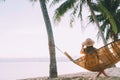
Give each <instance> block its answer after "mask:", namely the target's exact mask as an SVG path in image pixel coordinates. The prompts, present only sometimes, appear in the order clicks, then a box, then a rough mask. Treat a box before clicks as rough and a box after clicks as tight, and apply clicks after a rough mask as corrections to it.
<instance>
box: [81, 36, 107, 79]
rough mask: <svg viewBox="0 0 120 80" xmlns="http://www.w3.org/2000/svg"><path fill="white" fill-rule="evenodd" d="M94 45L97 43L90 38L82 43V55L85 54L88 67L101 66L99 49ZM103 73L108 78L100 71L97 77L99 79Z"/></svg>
mask: <svg viewBox="0 0 120 80" xmlns="http://www.w3.org/2000/svg"><path fill="white" fill-rule="evenodd" d="M94 43H95V42H94V41H93V40H92V39H90V38H87V39H86V40H85V41H84V42H83V43H82V48H81V51H80V53H81V54H85V59H86V62H85V63H86V67H87V66H90V65H91V64H92V65H94V64H99V57H98V54H97V49H96V48H95V47H93V45H94ZM89 63H91V64H90V65H89ZM98 69H99V68H98ZM101 73H102V74H104V75H105V76H107V77H108V75H107V74H106V73H105V72H104V70H101V71H99V73H98V75H97V77H99V75H100V74H101Z"/></svg>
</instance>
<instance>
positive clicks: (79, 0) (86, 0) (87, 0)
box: [52, 0, 107, 45]
mask: <svg viewBox="0 0 120 80" xmlns="http://www.w3.org/2000/svg"><path fill="white" fill-rule="evenodd" d="M59 2H60V0H53V2H52V4H53V5H54V4H56V3H59ZM84 4H87V5H88V6H89V8H90V11H91V15H92V16H93V17H94V20H95V22H96V25H97V27H98V29H99V32H100V35H101V37H102V40H103V43H104V45H106V44H107V42H106V40H105V38H104V35H103V33H102V31H101V28H100V26H99V23H98V21H97V19H96V16H95V14H94V11H93V9H92V7H91V0H66V1H65V2H63V3H62V4H61V5H60V6H59V7H58V8H57V9H56V12H55V16H54V17H55V20H58V21H60V19H61V16H63V15H64V14H65V13H66V12H67V11H68V10H69V9H71V10H73V11H72V13H71V14H73V15H74V16H76V15H77V16H80V18H81V20H82V14H81V12H82V6H83V5H84ZM72 19H73V18H72Z"/></svg>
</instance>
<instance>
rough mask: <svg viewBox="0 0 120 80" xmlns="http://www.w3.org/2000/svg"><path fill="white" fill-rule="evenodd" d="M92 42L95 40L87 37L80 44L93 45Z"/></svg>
mask: <svg viewBox="0 0 120 80" xmlns="http://www.w3.org/2000/svg"><path fill="white" fill-rule="evenodd" d="M94 43H95V42H94V41H93V40H92V39H90V38H87V39H86V40H85V41H84V42H83V43H82V45H84V46H93V45H94Z"/></svg>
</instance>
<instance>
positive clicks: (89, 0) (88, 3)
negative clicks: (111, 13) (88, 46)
mask: <svg viewBox="0 0 120 80" xmlns="http://www.w3.org/2000/svg"><path fill="white" fill-rule="evenodd" d="M87 5H88V6H89V8H90V11H91V14H92V16H93V19H94V21H95V23H96V25H97V27H98V29H99V32H100V36H101V37H102V40H103V43H104V45H106V44H107V42H106V40H105V37H104V35H103V33H102V30H101V28H100V25H99V23H98V20H97V19H96V17H95V13H94V11H93V9H92V6H91V0H87Z"/></svg>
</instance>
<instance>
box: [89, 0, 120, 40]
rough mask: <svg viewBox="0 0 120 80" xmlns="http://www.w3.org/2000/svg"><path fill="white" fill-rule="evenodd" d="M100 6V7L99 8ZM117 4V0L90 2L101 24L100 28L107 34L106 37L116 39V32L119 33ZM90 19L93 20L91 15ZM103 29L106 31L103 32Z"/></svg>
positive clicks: (119, 12) (119, 22) (119, 19)
mask: <svg viewBox="0 0 120 80" xmlns="http://www.w3.org/2000/svg"><path fill="white" fill-rule="evenodd" d="M101 5H103V6H101ZM100 6H101V7H102V8H100ZM119 6H120V1H119V0H100V1H99V2H98V3H92V7H93V10H94V11H96V12H97V14H96V18H97V20H98V21H99V23H100V24H101V25H100V26H101V29H102V30H103V31H104V33H106V35H107V36H106V39H109V38H112V39H113V40H117V39H118V34H119V33H120V27H119V26H120V9H119ZM90 21H91V22H93V19H92V17H91V18H90ZM105 30H106V31H107V32H105Z"/></svg>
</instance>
